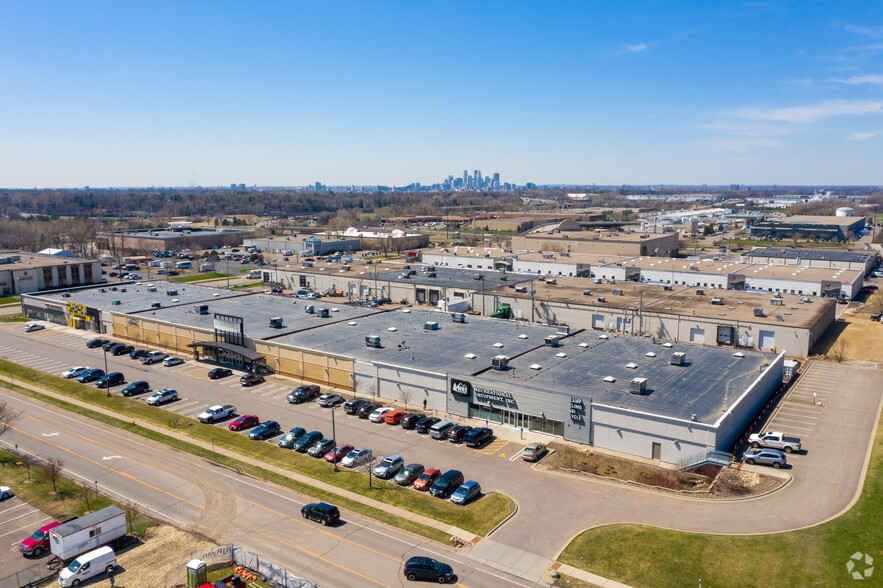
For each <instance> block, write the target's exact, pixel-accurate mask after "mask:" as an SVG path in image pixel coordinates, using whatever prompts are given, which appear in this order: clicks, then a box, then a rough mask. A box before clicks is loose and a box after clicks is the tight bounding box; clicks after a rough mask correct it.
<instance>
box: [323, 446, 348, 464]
mask: <svg viewBox="0 0 883 588" xmlns="http://www.w3.org/2000/svg"><path fill="white" fill-rule="evenodd" d="M353 449H355V447H353V446H352V445H339V446H337V447H335V448H334V449H332V450H331V451H329V452H328V453H326V454H325V461H327V462H328V463H337V462H338V461H340V460H342V459H343V458H344V457H345V456H346V454H347V453H349V452H350V451H352V450H353Z"/></svg>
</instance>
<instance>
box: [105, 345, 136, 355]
mask: <svg viewBox="0 0 883 588" xmlns="http://www.w3.org/2000/svg"><path fill="white" fill-rule="evenodd" d="M133 351H135V348H134V347H133V346H131V345H117V346H116V347H114V348H113V349H112V350H111V352H110V353H111V355H128V354H129V353H132V352H133Z"/></svg>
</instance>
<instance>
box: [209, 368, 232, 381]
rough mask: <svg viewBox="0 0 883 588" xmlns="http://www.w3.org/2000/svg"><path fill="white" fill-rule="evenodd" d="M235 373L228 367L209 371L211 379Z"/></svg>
mask: <svg viewBox="0 0 883 588" xmlns="http://www.w3.org/2000/svg"><path fill="white" fill-rule="evenodd" d="M232 375H233V370H228V369H227V368H215V369H213V370H211V371H209V373H208V379H209V380H217V379H218V378H226V377H228V376H232Z"/></svg>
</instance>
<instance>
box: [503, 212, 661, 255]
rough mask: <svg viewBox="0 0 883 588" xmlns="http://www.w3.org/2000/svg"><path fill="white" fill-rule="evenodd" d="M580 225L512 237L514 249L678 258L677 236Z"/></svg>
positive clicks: (568, 223) (563, 225)
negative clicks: (676, 256)
mask: <svg viewBox="0 0 883 588" xmlns="http://www.w3.org/2000/svg"><path fill="white" fill-rule="evenodd" d="M579 229H580V225H579V224H578V223H576V222H574V221H571V220H565V221H562V222H561V223H558V224H557V225H551V226H549V225H547V226H544V227H538V228H536V229H533V230H532V231H529V232H527V233H525V234H523V235H515V236H513V237H512V249H515V250H522V251H542V252H544V253H551V252H564V253H591V254H596V255H624V256H638V255H659V256H666V255H677V253H678V234H677V233H674V232H672V233H640V232H634V233H633V232H624V231H581V230H579Z"/></svg>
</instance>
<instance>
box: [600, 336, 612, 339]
mask: <svg viewBox="0 0 883 588" xmlns="http://www.w3.org/2000/svg"><path fill="white" fill-rule="evenodd" d="M598 338H599V339H609V338H610V337H608V336H607V335H598Z"/></svg>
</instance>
